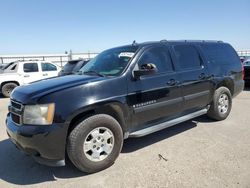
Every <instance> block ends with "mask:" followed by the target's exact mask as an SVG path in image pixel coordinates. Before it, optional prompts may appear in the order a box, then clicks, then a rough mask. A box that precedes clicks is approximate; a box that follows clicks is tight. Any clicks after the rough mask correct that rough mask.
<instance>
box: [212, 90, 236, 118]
mask: <svg viewBox="0 0 250 188" xmlns="http://www.w3.org/2000/svg"><path fill="white" fill-rule="evenodd" d="M231 108H232V96H231V92H230V91H229V89H228V88H226V87H220V88H218V89H216V90H215V93H214V96H213V101H212V103H211V106H210V108H209V110H208V113H207V115H208V117H210V118H212V119H214V120H218V121H220V120H224V119H226V118H227V116H228V115H229V113H230V111H231Z"/></svg>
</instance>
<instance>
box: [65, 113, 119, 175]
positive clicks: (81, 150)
mask: <svg viewBox="0 0 250 188" xmlns="http://www.w3.org/2000/svg"><path fill="white" fill-rule="evenodd" d="M122 144H123V133H122V129H121V126H120V125H119V123H118V122H117V121H116V120H115V119H114V118H113V117H111V116H109V115H105V114H98V115H94V116H91V117H89V118H87V119H85V120H84V121H82V122H81V123H79V124H78V125H77V126H76V127H75V128H74V129H73V130H72V131H71V133H70V134H69V137H68V144H67V152H68V156H69V158H70V160H71V162H72V163H73V164H74V165H75V166H76V167H77V168H78V169H79V170H81V171H84V172H88V173H93V172H98V171H100V170H103V169H105V168H108V167H109V166H111V165H112V164H113V163H114V161H115V160H116V158H117V157H118V155H119V153H120V151H121V148H122Z"/></svg>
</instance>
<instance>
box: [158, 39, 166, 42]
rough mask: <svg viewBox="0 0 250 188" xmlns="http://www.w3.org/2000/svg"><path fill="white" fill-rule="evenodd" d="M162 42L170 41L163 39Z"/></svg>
mask: <svg viewBox="0 0 250 188" xmlns="http://www.w3.org/2000/svg"><path fill="white" fill-rule="evenodd" d="M160 42H168V40H166V39H162V40H160Z"/></svg>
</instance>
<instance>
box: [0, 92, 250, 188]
mask: <svg viewBox="0 0 250 188" xmlns="http://www.w3.org/2000/svg"><path fill="white" fill-rule="evenodd" d="M8 102H9V99H4V98H3V97H0V187H1V188H3V187H16V186H22V185H25V186H30V187H216V188H217V187H250V127H249V126H250V123H249V121H250V119H249V116H250V89H249V88H248V89H246V90H245V91H244V92H242V93H241V94H240V95H239V96H237V97H236V98H235V99H234V101H233V109H232V112H231V115H230V116H229V117H228V119H227V120H225V121H221V122H214V121H211V120H209V119H208V118H207V117H206V116H202V117H199V118H196V119H194V120H193V121H188V122H185V123H182V124H179V125H176V126H174V127H171V128H169V129H166V130H163V131H160V132H158V133H154V134H152V135H149V136H146V137H142V138H136V139H128V140H126V141H125V143H124V146H123V150H122V152H121V154H120V156H119V158H118V159H117V161H116V163H115V164H114V165H113V166H112V167H110V168H109V169H107V170H104V171H102V172H99V173H96V174H91V175H88V174H84V173H81V172H79V171H78V170H76V169H75V168H74V167H73V166H72V165H68V166H66V167H57V168H56V167H53V168H52V167H46V166H42V165H39V164H37V163H35V162H34V161H33V160H32V159H31V158H30V157H28V156H25V155H24V154H22V153H20V151H18V150H17V149H16V148H15V147H14V145H13V144H12V143H11V142H10V141H9V139H8V138H7V135H6V131H5V116H6V113H7V104H8ZM159 154H160V155H161V156H162V157H163V158H164V159H163V158H162V157H159Z"/></svg>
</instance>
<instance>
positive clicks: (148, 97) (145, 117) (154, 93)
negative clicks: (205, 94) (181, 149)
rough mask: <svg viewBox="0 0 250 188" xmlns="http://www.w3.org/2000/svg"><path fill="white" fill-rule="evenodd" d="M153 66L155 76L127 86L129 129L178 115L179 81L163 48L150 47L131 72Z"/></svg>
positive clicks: (146, 76)
mask: <svg viewBox="0 0 250 188" xmlns="http://www.w3.org/2000/svg"><path fill="white" fill-rule="evenodd" d="M148 63H153V64H154V65H156V68H157V69H158V72H157V73H156V74H153V75H145V76H141V78H140V79H139V80H132V81H131V82H129V84H128V93H129V94H128V104H129V106H130V107H131V108H132V111H133V115H132V124H133V128H132V129H134V130H135V129H138V128H142V127H145V126H147V125H153V124H155V123H158V122H160V121H163V120H166V119H168V118H170V117H171V118H172V116H173V115H178V113H180V112H181V107H182V103H183V98H182V96H181V92H180V87H179V78H178V77H177V74H176V72H175V70H174V67H173V64H172V59H171V56H170V53H169V49H168V47H166V46H157V47H150V48H148V49H146V50H145V51H144V52H143V53H142V55H141V57H140V58H139V60H138V62H137V64H136V66H135V68H134V70H138V69H140V68H141V67H142V65H145V64H148Z"/></svg>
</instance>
